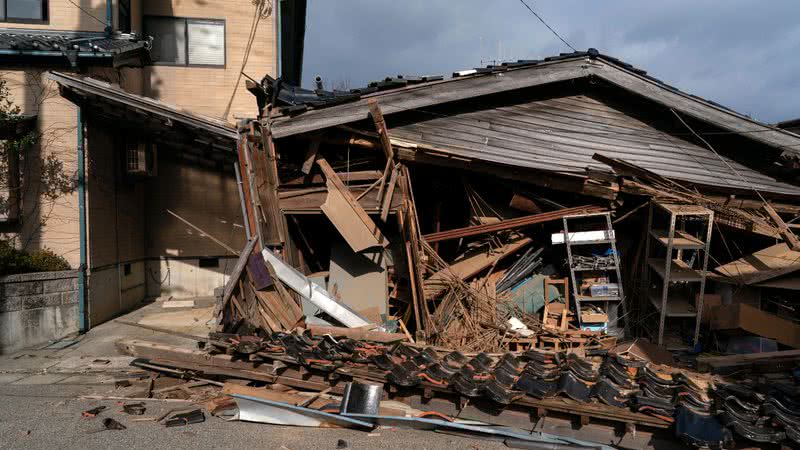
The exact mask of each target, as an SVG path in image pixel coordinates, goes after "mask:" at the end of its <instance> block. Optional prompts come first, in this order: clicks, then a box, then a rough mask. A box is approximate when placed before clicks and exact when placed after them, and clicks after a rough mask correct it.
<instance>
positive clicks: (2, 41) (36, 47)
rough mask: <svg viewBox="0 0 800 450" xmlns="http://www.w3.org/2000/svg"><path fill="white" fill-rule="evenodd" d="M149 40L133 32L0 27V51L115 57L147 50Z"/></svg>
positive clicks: (13, 54) (148, 48)
mask: <svg viewBox="0 0 800 450" xmlns="http://www.w3.org/2000/svg"><path fill="white" fill-rule="evenodd" d="M149 50H150V40H147V39H140V38H138V37H137V36H135V35H132V34H119V33H118V34H115V35H112V36H111V37H107V36H106V35H105V34H103V33H99V32H69V31H50V30H23V29H9V28H5V29H3V28H0V55H6V56H45V57H46V56H56V57H58V56H64V57H67V58H81V57H101V58H103V57H105V58H116V57H118V56H123V55H124V56H129V55H132V54H136V53H141V54H145V55H146V54H149Z"/></svg>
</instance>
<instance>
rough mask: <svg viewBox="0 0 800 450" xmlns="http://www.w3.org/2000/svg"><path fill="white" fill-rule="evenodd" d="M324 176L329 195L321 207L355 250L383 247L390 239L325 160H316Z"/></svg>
mask: <svg viewBox="0 0 800 450" xmlns="http://www.w3.org/2000/svg"><path fill="white" fill-rule="evenodd" d="M317 164H318V165H319V167H320V168H321V169H322V172H323V173H324V174H325V177H326V180H327V181H326V186H327V187H328V197H327V198H326V199H325V203H323V204H322V206H321V209H322V212H323V213H324V214H325V216H326V217H328V219H330V221H331V222H332V223H333V225H334V226H335V227H336V229H337V230H338V231H339V233H341V235H342V237H344V239H345V240H346V241H347V243H348V244H350V247H351V248H352V249H353V251H355V252H360V251H364V250H366V249H368V248H372V247H386V246H387V245H389V241H388V240H387V239H386V238H385V237H384V236H383V234H382V233H381V232H380V230H379V229H378V226H377V225H375V222H373V221H372V219H370V217H369V215H367V213H366V211H364V208H362V207H361V205H359V204H358V202H357V201H356V200H355V198H354V197H353V194H351V193H350V190H349V189H347V187H346V186H345V185H344V184H343V183H342V180H340V179H339V177H338V176H337V175H336V173H335V172H334V171H333V169H331V167H330V166H329V165H328V163H327V162H326V161H325V160H324V159H320V160H317Z"/></svg>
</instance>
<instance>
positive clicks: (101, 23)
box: [0, 0, 116, 31]
mask: <svg viewBox="0 0 800 450" xmlns="http://www.w3.org/2000/svg"><path fill="white" fill-rule="evenodd" d="M73 3H75V4H77V5H80V8H83V9H84V10H85V11H86V12H84V11H81V9H80V8H78V6H76V5H75V4H73ZM49 6H50V20H49V21H48V22H47V23H44V24H31V23H12V22H0V27H4V28H29V29H49V30H62V31H103V30H104V29H105V20H106V0H72V2H70V1H69V0H49ZM114 9H115V10H116V1H115V2H114ZM92 16H94V17H92ZM95 17H96V18H97V19H99V20H97V19H95Z"/></svg>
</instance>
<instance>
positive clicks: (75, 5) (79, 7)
mask: <svg viewBox="0 0 800 450" xmlns="http://www.w3.org/2000/svg"><path fill="white" fill-rule="evenodd" d="M67 1H68V2H70V3H72V5H73V6H74V7H76V8H78V9H80V10H81V11H83V12H84V13H85V14H86V15H87V16H89V17H91V18H92V19H94V20H96V21H98V22H100V23H101V24H102V25H103V26H104V27H105V26H108V24H107V23H106V22H105V21H104V20H100V19H98V18H97V16H95V15H94V14H92V13H90V12H89V11H87V10H85V9H84V8H82V7H81V5H79V4H77V3H75V2H73V1H72V0H67Z"/></svg>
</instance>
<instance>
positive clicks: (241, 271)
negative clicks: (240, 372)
mask: <svg viewBox="0 0 800 450" xmlns="http://www.w3.org/2000/svg"><path fill="white" fill-rule="evenodd" d="M254 247H255V240H254V239H253V240H250V241H249V242H248V244H247V245H246V246H245V249H244V251H243V252H242V253H241V255H239V260H238V261H237V262H236V266H234V269H233V272H232V273H231V276H230V278H229V279H228V283H227V284H226V285H225V290H224V293H223V301H222V302H221V303H220V304H219V305H218V309H217V317H218V323H219V326H218V331H222V332H231V333H234V332H238V331H239V330H249V331H251V332H252V331H255V330H256V329H262V330H264V331H265V332H273V331H290V330H293V329H294V328H295V327H296V326H297V325H298V323H299V322H301V319H302V317H303V311H302V309H301V308H300V305H298V304H297V302H296V301H295V299H294V297H293V296H292V295H291V294H290V293H289V291H288V290H287V289H286V287H285V286H284V285H283V283H282V282H281V281H280V280H279V279H278V278H277V277H276V276H275V272H274V270H273V269H272V267H271V266H270V265H269V264H267V263H266V262H265V261H264V259H263V258H261V255H260V254H258V253H253V249H254ZM262 270H263V273H262Z"/></svg>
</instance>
